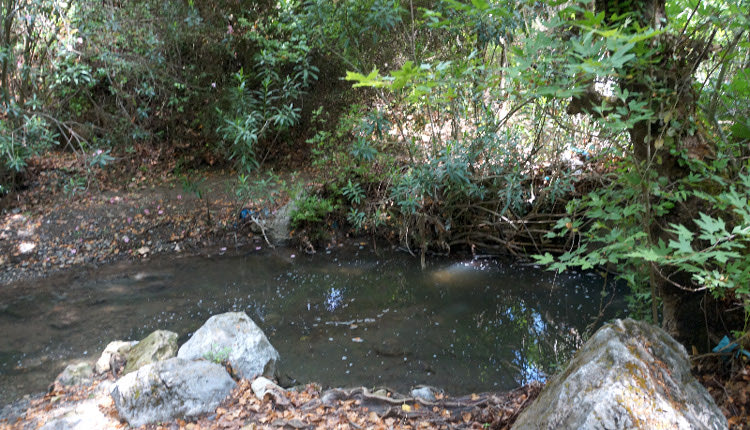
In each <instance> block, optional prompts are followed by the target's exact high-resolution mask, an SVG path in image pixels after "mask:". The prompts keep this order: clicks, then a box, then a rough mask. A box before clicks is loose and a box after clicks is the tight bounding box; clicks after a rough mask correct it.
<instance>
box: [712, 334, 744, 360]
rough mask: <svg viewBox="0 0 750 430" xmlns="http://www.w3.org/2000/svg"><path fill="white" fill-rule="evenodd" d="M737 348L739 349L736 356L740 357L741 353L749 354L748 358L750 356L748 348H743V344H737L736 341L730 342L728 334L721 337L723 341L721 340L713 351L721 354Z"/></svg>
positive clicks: (727, 353)
mask: <svg viewBox="0 0 750 430" xmlns="http://www.w3.org/2000/svg"><path fill="white" fill-rule="evenodd" d="M738 348H739V349H738ZM735 349H738V351H737V352H735V353H734V355H735V356H737V357H739V356H740V354H743V355H745V356H747V358H750V352H748V351H747V350H746V349H744V348H742V347H741V346H739V345H737V344H736V343H734V342H729V338H728V337H727V336H724V337H723V338H722V339H721V341H719V344H718V345H716V347H715V348H714V349H712V351H713V352H718V353H719V354H726V355H729V354H730V353H732V352H733V351H734V350H735Z"/></svg>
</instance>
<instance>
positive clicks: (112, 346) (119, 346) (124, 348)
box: [94, 340, 138, 373]
mask: <svg viewBox="0 0 750 430" xmlns="http://www.w3.org/2000/svg"><path fill="white" fill-rule="evenodd" d="M137 343H138V342H136V341H132V342H126V341H122V340H115V341H113V342H110V343H108V344H107V347H106V348H104V351H103V352H102V355H101V356H100V357H99V360H97V362H96V366H95V367H94V370H95V371H96V373H106V372H109V371H110V360H111V359H112V356H113V355H115V354H119V355H122V356H123V357H124V356H125V355H126V354H127V353H128V352H129V351H130V349H131V348H132V347H133V346H134V345H136V344H137Z"/></svg>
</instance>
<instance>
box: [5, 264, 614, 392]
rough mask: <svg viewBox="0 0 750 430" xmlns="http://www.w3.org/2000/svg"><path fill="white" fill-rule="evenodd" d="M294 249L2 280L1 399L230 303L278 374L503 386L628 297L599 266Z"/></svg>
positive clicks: (527, 374)
mask: <svg viewBox="0 0 750 430" xmlns="http://www.w3.org/2000/svg"><path fill="white" fill-rule="evenodd" d="M292 254H293V252H292V251H285V250H279V251H277V252H275V253H266V254H264V253H256V254H251V255H247V256H243V257H222V258H215V259H206V258H189V259H178V260H164V261H155V262H151V263H146V264H139V265H132V266H120V267H117V268H114V269H108V270H105V271H102V272H101V273H98V274H95V275H93V276H92V277H89V278H87V279H83V280H80V279H79V280H68V281H61V280H57V281H56V280H46V281H42V282H37V283H36V284H34V285H33V288H29V286H13V287H10V288H4V289H3V290H0V332H1V333H2V334H3V335H2V338H0V404H5V403H8V402H11V401H13V400H14V399H16V398H18V397H20V396H22V395H24V394H27V393H33V392H40V391H43V390H45V389H46V388H47V386H48V385H49V383H50V382H51V381H52V380H53V379H54V377H55V375H56V374H57V372H59V371H60V370H62V367H64V365H65V364H66V363H67V362H70V361H74V360H78V359H91V360H96V358H97V357H98V354H99V353H100V352H101V351H102V350H103V348H104V346H105V345H106V343H107V342H109V341H111V340H116V339H141V338H143V337H144V336H145V335H147V334H148V333H150V332H151V331H153V330H156V329H167V330H172V331H175V332H177V333H178V334H180V343H182V342H184V341H185V340H186V339H187V338H188V336H189V335H190V334H191V333H192V332H194V331H195V330H196V329H197V328H198V327H200V325H201V324H203V322H205V320H206V319H208V318H209V317H210V316H211V315H214V314H217V313H222V312H227V311H244V312H246V313H247V314H248V315H249V316H250V317H251V318H252V319H253V320H254V321H255V322H256V323H258V325H259V326H260V327H261V328H263V330H264V331H265V332H266V334H267V335H268V337H269V339H270V340H271V343H272V344H273V345H274V346H275V347H276V349H278V351H279V353H280V354H281V358H282V362H281V364H280V371H281V373H282V375H283V378H284V379H286V380H287V381H289V380H294V381H297V382H300V383H303V382H309V381H318V382H320V383H322V384H323V385H325V386H351V385H365V386H379V385H383V386H388V387H390V388H393V389H396V390H399V391H407V390H408V389H409V388H410V387H412V386H414V385H418V384H425V385H433V386H437V387H441V388H443V389H445V390H446V391H448V392H449V393H453V394H464V393H468V392H477V391H488V390H508V389H512V388H515V387H517V386H518V385H519V384H522V383H525V382H528V381H530V380H534V379H544V378H545V375H546V374H547V373H548V372H550V371H553V370H554V366H555V365H556V363H559V362H562V361H564V360H565V359H567V358H568V357H569V356H570V355H571V354H572V352H573V351H574V350H575V348H576V347H577V346H579V344H580V342H581V336H582V334H583V332H584V331H585V329H586V327H587V325H588V324H589V323H591V322H592V321H594V318H595V316H596V315H598V314H599V311H600V307H601V306H603V304H605V303H609V306H608V307H607V308H606V311H605V317H604V318H603V319H602V320H600V321H599V322H598V325H600V324H601V323H602V322H604V320H605V319H608V318H611V317H613V316H615V315H616V314H617V313H618V312H620V313H621V312H623V308H624V304H623V302H622V300H620V299H619V298H617V297H618V296H617V295H614V297H615V298H614V300H610V299H611V298H612V297H613V296H611V295H609V296H607V297H606V298H604V299H603V298H602V294H601V293H602V291H603V290H604V288H605V283H604V281H603V280H602V279H601V278H599V277H598V276H589V275H580V274H573V275H565V276H560V275H558V276H557V277H555V276H554V275H553V274H551V273H549V272H543V271H541V270H539V269H535V268H531V267H527V266H521V265H513V264H507V263H502V262H498V261H494V260H474V261H456V260H450V261H447V260H446V261H433V262H431V264H428V268H427V269H426V270H421V269H420V266H419V262H418V261H417V260H415V259H412V258H410V257H409V256H406V255H404V254H398V253H379V254H378V255H375V254H374V253H371V252H369V251H365V250H359V251H354V252H352V253H351V254H348V255H347V256H344V253H343V252H340V253H339V255H338V256H336V254H335V253H334V254H331V255H313V256H297V257H296V258H290V257H291V255H292ZM606 289H607V291H608V293H611V292H612V290H613V287H612V286H611V285H610V286H607V288H606Z"/></svg>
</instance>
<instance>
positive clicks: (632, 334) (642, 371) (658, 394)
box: [513, 319, 727, 430]
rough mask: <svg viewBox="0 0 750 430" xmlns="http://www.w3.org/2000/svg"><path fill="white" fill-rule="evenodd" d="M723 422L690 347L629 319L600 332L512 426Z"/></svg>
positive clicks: (703, 425)
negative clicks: (693, 366)
mask: <svg viewBox="0 0 750 430" xmlns="http://www.w3.org/2000/svg"><path fill="white" fill-rule="evenodd" d="M632 428H641V429H655V428H665V429H726V428H727V420H726V418H725V417H724V415H723V414H722V413H721V411H719V408H717V407H716V404H715V403H714V400H713V399H712V398H711V396H710V395H709V394H708V391H706V389H705V388H704V387H703V386H702V385H701V384H699V383H698V381H696V380H695V378H694V377H693V376H692V374H691V373H690V361H689V360H688V356H687V353H686V352H685V348H684V347H683V346H682V345H680V344H679V343H677V341H675V340H674V339H673V338H672V337H671V336H669V335H668V334H667V333H666V332H665V331H664V330H662V329H660V328H658V327H654V326H652V325H649V324H647V323H644V322H640V321H635V320H632V319H626V320H616V321H614V322H613V323H611V324H607V325H605V326H604V327H602V328H601V329H599V331H597V332H596V333H595V334H594V336H592V337H591V339H589V340H588V342H586V344H585V345H584V346H583V347H582V348H581V350H580V351H578V352H577V353H576V355H575V357H573V360H571V362H570V363H569V364H568V366H567V368H566V369H565V370H564V371H563V372H562V373H560V374H558V375H556V376H555V377H554V378H552V380H550V382H548V383H547V385H546V386H545V387H544V389H543V390H542V393H541V394H540V395H539V397H538V398H537V399H536V400H535V401H534V403H532V404H531V406H529V407H528V408H527V409H526V410H524V412H523V413H522V414H521V416H520V417H519V418H518V421H516V423H515V424H514V426H513V429H514V430H522V429H533V430H538V429H612V430H616V429H632Z"/></svg>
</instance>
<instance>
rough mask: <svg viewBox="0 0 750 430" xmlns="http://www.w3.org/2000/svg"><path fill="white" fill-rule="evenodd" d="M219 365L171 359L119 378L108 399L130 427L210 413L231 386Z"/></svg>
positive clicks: (227, 375)
mask: <svg viewBox="0 0 750 430" xmlns="http://www.w3.org/2000/svg"><path fill="white" fill-rule="evenodd" d="M235 385H236V384H235V382H234V380H232V377H231V376H229V374H228V373H227V371H226V370H225V369H224V368H223V367H222V366H221V365H219V364H216V363H211V362H208V361H189V360H184V359H182V358H171V359H169V360H166V361H160V362H158V363H154V364H149V365H147V366H144V367H141V368H140V369H138V370H137V371H136V372H133V373H130V374H128V375H126V376H123V377H122V378H120V380H119V381H117V383H116V384H115V386H114V388H113V389H112V399H114V402H115V407H116V408H117V412H118V414H119V415H120V418H123V419H125V420H126V421H127V422H128V423H129V424H130V425H131V426H133V427H139V426H142V425H144V424H149V423H154V422H159V421H171V420H173V419H175V418H187V417H192V416H195V415H199V414H202V413H206V412H212V411H214V410H215V409H216V407H217V406H219V404H220V403H221V401H222V400H223V399H224V398H226V397H227V396H228V395H229V394H230V393H231V392H232V389H234V387H235Z"/></svg>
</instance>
